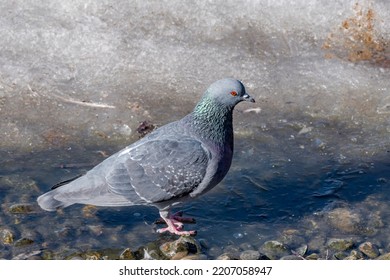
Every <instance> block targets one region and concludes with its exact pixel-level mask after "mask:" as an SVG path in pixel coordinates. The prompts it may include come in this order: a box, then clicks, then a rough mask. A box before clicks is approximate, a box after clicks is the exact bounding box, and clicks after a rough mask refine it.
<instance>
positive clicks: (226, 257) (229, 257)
mask: <svg viewBox="0 0 390 280" xmlns="http://www.w3.org/2000/svg"><path fill="white" fill-rule="evenodd" d="M217 260H237V258H234V256H233V255H231V254H229V253H223V254H222V255H220V256H218V258H217Z"/></svg>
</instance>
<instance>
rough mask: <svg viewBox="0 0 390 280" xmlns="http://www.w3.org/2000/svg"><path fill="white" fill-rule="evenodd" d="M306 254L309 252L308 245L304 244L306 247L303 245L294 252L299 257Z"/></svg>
mask: <svg viewBox="0 0 390 280" xmlns="http://www.w3.org/2000/svg"><path fill="white" fill-rule="evenodd" d="M306 252H307V245H306V244H304V245H302V246H300V247H298V248H297V249H295V250H294V254H297V255H299V256H302V257H303V256H304V255H305V254H306Z"/></svg>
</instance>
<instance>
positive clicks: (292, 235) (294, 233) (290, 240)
mask: <svg viewBox="0 0 390 280" xmlns="http://www.w3.org/2000/svg"><path fill="white" fill-rule="evenodd" d="M279 239H280V240H281V242H282V243H283V244H285V245H286V246H289V247H290V248H293V247H297V246H299V245H300V244H303V243H305V239H304V238H303V236H302V235H301V233H300V232H299V231H298V230H296V229H287V230H284V231H283V233H282V236H281V237H280V238H279Z"/></svg>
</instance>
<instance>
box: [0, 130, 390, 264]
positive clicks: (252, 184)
mask: <svg viewBox="0 0 390 280" xmlns="http://www.w3.org/2000/svg"><path fill="white" fill-rule="evenodd" d="M292 127H293V126H291V124H289V123H284V122H281V124H279V125H277V126H276V127H270V128H269V129H266V128H264V127H262V128H261V127H260V129H259V131H258V133H252V134H251V135H247V134H245V131H246V130H245V129H244V130H241V131H240V130H238V131H236V132H237V133H236V136H237V137H236V150H235V157H234V161H233V165H232V168H231V170H230V172H229V174H228V175H227V177H226V178H225V180H224V181H223V182H222V183H221V184H220V185H218V186H217V187H216V188H215V189H214V190H212V191H211V192H209V193H208V194H206V195H204V196H202V197H201V198H199V199H197V200H194V201H192V202H188V203H185V204H184V205H182V207H176V208H175V209H176V210H184V211H185V214H187V215H189V216H193V217H195V218H196V220H197V224H195V225H186V228H188V229H197V230H198V235H197V236H196V239H197V240H201V241H202V244H204V247H203V248H202V250H203V253H204V254H205V255H206V256H207V257H208V258H210V259H215V258H217V257H219V256H220V255H222V254H223V253H226V252H228V253H230V254H239V252H241V251H244V250H247V249H253V250H260V251H261V247H262V245H263V244H264V243H265V242H266V241H269V240H278V241H280V242H281V243H283V244H284V245H285V246H286V248H288V250H292V251H294V250H296V249H297V248H300V247H302V246H308V249H307V252H306V253H305V256H307V255H310V254H312V253H316V254H318V257H319V258H324V259H325V258H334V256H333V255H332V254H333V253H335V252H332V250H331V251H330V252H329V245H328V242H329V240H331V239H332V238H341V239H343V238H346V239H351V238H352V239H353V242H354V247H357V246H358V245H359V244H360V243H362V242H364V241H367V240H368V241H370V242H372V243H373V244H375V245H376V246H378V248H380V250H382V252H383V253H386V252H388V251H389V250H390V240H389V236H390V234H389V233H390V228H389V224H388V221H389V215H390V208H389V206H388V201H389V199H390V188H389V187H390V183H389V180H390V178H389V176H388V170H389V167H390V164H389V161H388V155H389V150H386V149H385V147H384V149H383V150H382V152H383V154H381V153H378V156H377V157H376V158H375V157H370V160H369V161H366V160H364V159H363V158H360V159H359V158H348V157H347V156H344V157H341V158H340V155H339V154H337V151H338V149H339V147H337V146H336V144H332V143H329V142H327V143H326V144H325V142H323V141H324V140H321V139H319V138H312V136H313V135H312V133H313V132H306V133H301V134H299V133H296V132H295V135H296V137H292V135H294V134H292V133H294V129H295V128H292ZM295 130H296V129H295ZM301 132H302V131H301ZM260 135H261V137H260ZM341 144H343V143H340V145H341ZM116 149H118V147H112V146H111V147H102V146H100V147H94V148H91V147H87V148H80V147H73V148H68V149H65V150H59V149H57V150H55V149H54V150H51V151H46V152H39V153H38V152H36V153H30V154H28V155H17V156H16V155H15V154H12V153H8V154H4V155H3V157H2V167H3V168H2V169H1V172H2V173H1V174H0V196H1V197H2V201H1V209H2V211H1V214H0V230H1V235H0V237H1V238H2V240H1V241H2V242H0V257H1V258H5V259H12V258H22V259H23V258H58V259H65V258H71V257H72V256H73V257H74V256H75V255H81V254H85V253H87V252H95V251H99V252H104V253H102V254H103V255H104V254H107V256H108V257H109V258H118V257H119V253H118V252H120V251H123V250H124V249H125V248H130V249H131V250H134V251H135V250H137V249H138V248H140V247H141V246H146V245H148V243H150V242H154V241H156V240H159V238H160V235H159V234H157V233H155V230H156V228H157V227H159V225H155V224H154V221H155V219H156V218H157V217H158V211H157V209H155V208H153V207H144V206H142V207H140V206H137V207H120V208H105V207H99V208H94V207H85V206H83V205H74V206H71V207H69V208H66V209H64V210H62V211H58V212H45V211H42V210H41V209H40V208H39V207H38V206H37V204H36V202H35V200H36V198H37V196H39V195H40V194H41V193H43V192H45V191H47V190H49V188H50V187H51V185H53V184H55V183H56V182H58V181H60V180H64V179H68V178H72V177H73V176H76V175H78V174H80V173H83V172H85V171H86V170H88V169H89V168H90V167H92V166H93V165H95V164H96V163H98V162H99V161H101V160H103V159H104V157H105V156H107V155H108V154H112V153H113V152H115V150H116ZM336 155H337V156H336ZM5 156H6V157H5ZM7 234H8V235H7ZM7 237H8V239H7ZM107 252H117V255H115V254H111V255H110V254H109V253H107ZM232 252H233V253H232ZM237 252H238V253H237ZM294 252H295V251H294Z"/></svg>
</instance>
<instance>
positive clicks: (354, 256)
mask: <svg viewBox="0 0 390 280" xmlns="http://www.w3.org/2000/svg"><path fill="white" fill-rule="evenodd" d="M362 259H363V254H362V253H361V252H360V251H357V250H352V251H351V253H349V256H348V257H346V258H345V259H344V260H362Z"/></svg>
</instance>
